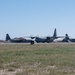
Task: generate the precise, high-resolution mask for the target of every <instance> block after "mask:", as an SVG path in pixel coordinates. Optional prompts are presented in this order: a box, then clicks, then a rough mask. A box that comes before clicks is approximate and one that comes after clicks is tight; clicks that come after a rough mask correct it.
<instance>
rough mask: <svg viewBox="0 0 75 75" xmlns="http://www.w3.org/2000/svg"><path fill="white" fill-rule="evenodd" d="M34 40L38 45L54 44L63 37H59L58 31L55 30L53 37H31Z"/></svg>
mask: <svg viewBox="0 0 75 75" xmlns="http://www.w3.org/2000/svg"><path fill="white" fill-rule="evenodd" d="M31 38H32V39H33V38H35V41H36V42H37V43H45V42H47V43H49V42H53V41H54V40H55V39H57V38H61V36H57V31H56V28H55V29H54V34H53V36H47V37H31Z"/></svg>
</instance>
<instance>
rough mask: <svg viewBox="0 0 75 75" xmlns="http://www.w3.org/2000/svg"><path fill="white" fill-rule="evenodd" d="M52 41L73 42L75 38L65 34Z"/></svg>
mask: <svg viewBox="0 0 75 75" xmlns="http://www.w3.org/2000/svg"><path fill="white" fill-rule="evenodd" d="M54 42H75V39H73V38H69V36H68V34H65V37H64V38H58V39H56V40H54Z"/></svg>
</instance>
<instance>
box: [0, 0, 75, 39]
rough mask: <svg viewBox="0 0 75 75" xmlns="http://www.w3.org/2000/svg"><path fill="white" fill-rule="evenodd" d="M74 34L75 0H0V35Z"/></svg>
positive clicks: (72, 35)
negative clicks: (55, 30)
mask: <svg viewBox="0 0 75 75" xmlns="http://www.w3.org/2000/svg"><path fill="white" fill-rule="evenodd" d="M54 28H57V34H58V35H60V36H63V35H65V34H66V33H68V34H69V36H71V37H75V0H0V39H5V36H6V33H9V34H10V36H11V38H14V37H21V36H30V35H33V36H36V35H39V36H46V35H53V31H54Z"/></svg>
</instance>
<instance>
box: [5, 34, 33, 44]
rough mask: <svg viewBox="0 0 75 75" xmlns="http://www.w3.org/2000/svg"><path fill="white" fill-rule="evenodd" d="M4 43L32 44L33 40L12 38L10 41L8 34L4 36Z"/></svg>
mask: <svg viewBox="0 0 75 75" xmlns="http://www.w3.org/2000/svg"><path fill="white" fill-rule="evenodd" d="M6 42H10V43H31V44H34V40H33V39H31V38H30V39H26V38H22V37H20V38H14V39H11V38H10V36H9V34H6Z"/></svg>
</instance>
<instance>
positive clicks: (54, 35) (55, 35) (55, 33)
mask: <svg viewBox="0 0 75 75" xmlns="http://www.w3.org/2000/svg"><path fill="white" fill-rule="evenodd" d="M53 37H57V31H56V28H55V30H54V34H53Z"/></svg>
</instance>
